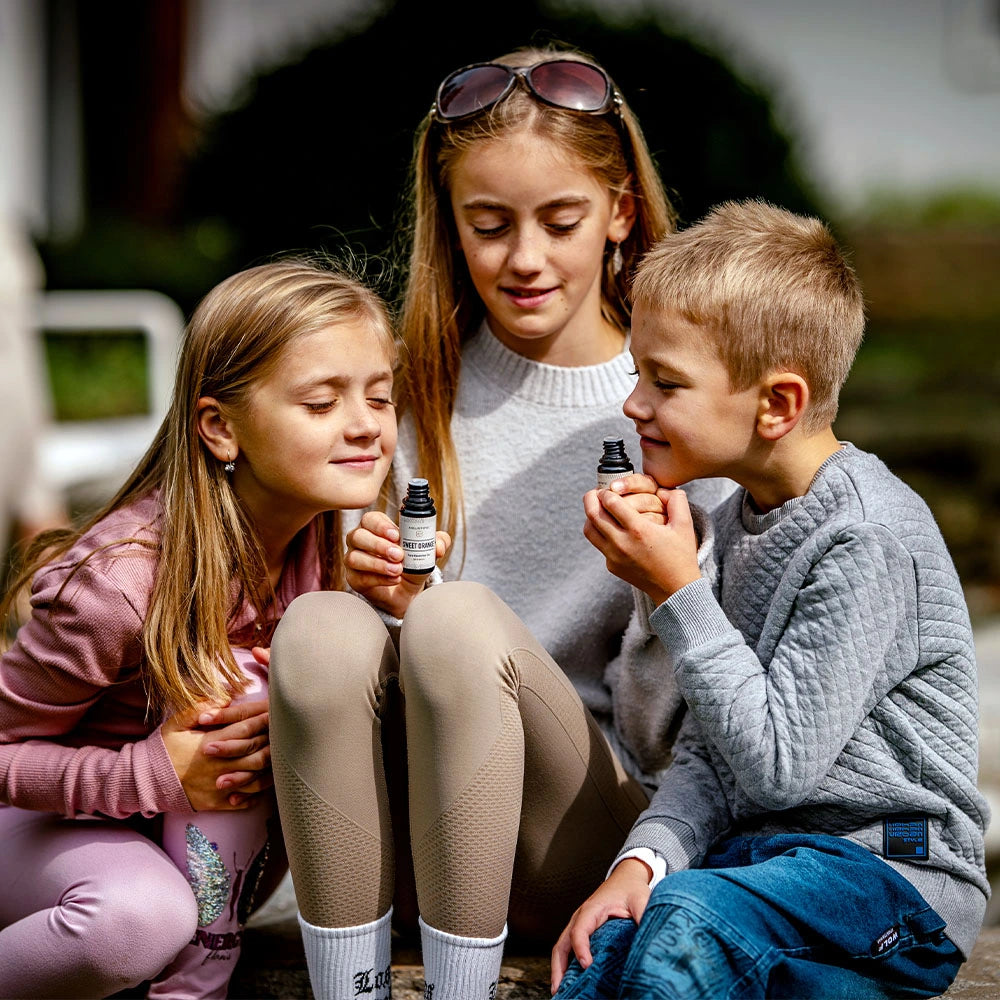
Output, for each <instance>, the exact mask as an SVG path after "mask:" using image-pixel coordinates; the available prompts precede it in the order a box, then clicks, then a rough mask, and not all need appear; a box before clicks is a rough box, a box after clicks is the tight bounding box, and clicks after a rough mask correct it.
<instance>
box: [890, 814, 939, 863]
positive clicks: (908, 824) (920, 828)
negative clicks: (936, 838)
mask: <svg viewBox="0 0 1000 1000" xmlns="http://www.w3.org/2000/svg"><path fill="white" fill-rule="evenodd" d="M882 854H883V855H884V856H885V857H886V858H888V859H890V860H893V861H926V860H927V858H928V856H929V854H930V849H929V847H928V843H927V817H926V816H892V817H891V818H887V819H884V820H882Z"/></svg>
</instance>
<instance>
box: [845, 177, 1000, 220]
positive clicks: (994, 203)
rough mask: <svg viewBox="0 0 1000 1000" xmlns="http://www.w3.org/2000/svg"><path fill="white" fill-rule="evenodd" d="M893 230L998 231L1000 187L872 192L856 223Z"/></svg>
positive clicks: (959, 187)
mask: <svg viewBox="0 0 1000 1000" xmlns="http://www.w3.org/2000/svg"><path fill="white" fill-rule="evenodd" d="M856 221H857V222H858V223H860V224H865V225H884V226H892V227H893V228H894V229H909V230H913V229H962V230H966V231H970V230H971V231H981V230H992V231H998V230H1000V187H998V188H996V189H989V188H985V187H979V186H970V185H941V186H940V187H938V188H936V189H932V190H924V191H919V192H913V191H898V190H895V189H892V188H880V189H877V190H875V191H872V192H871V194H870V195H869V196H868V197H867V198H866V199H865V203H864V205H863V206H862V208H861V210H860V211H859V213H858V218H857V220H856Z"/></svg>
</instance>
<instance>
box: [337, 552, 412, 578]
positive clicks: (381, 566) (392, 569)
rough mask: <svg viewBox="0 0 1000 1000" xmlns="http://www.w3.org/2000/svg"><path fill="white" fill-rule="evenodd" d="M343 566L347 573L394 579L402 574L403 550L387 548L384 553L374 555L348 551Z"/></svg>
mask: <svg viewBox="0 0 1000 1000" xmlns="http://www.w3.org/2000/svg"><path fill="white" fill-rule="evenodd" d="M344 565H345V566H346V567H347V569H348V571H350V572H354V573H362V574H367V575H374V576H382V577H388V578H391V577H396V576H399V574H400V573H402V572H403V550H402V549H401V548H398V547H396V546H390V547H388V548H387V550H386V553H382V554H376V553H373V552H363V551H362V550H361V549H348V551H347V555H346V556H345V557H344Z"/></svg>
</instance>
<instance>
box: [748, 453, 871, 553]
mask: <svg viewBox="0 0 1000 1000" xmlns="http://www.w3.org/2000/svg"><path fill="white" fill-rule="evenodd" d="M857 454H858V449H857V448H855V447H854V445H853V444H851V443H850V442H849V441H841V442H840V447H839V448H838V449H837V450H836V451H835V452H834V453H833V454H832V455H831V456H830V457H829V458H827V459H826V461H825V462H823V464H822V465H821V466H820V467H819V468H818V469H817V470H816V475H815V476H813V481H812V482H811V483H810V484H809V489H808V490H807V491H806V492H805V493H804V494H803V495H802V496H800V497H792V499H791V500H786V501H785V502H784V503H783V504H782V505H781V506H780V507H775V508H774V510H769V511H768V512H767V513H766V514H760V513H758V512H757V511H756V510H755V509H754V506H753V503H752V502H751V500H750V494H749V493H748V492H747V491H746V490H744V491H743V506H742V509H741V511H740V520H741V521H742V522H743V527H744V528H745V529H746V530H747V531H748V532H750V534H752V535H761V534H763V533H764V532H765V531H767V530H768V528H772V527H774V525H776V524H778V523H779V522H780V521H783V520H784V519H785V518H786V517H787V516H788V515H789V514H791V513H792V511H794V510H796V509H797V508H798V507H801V506H802V504H803V502H804V501H805V499H806V497H808V496H809V494H810V493H812V492H813V491H814V490H815V489H816V486H817V485H818V484H819V482H820V481H821V480H822V479H824V478H825V477H826V475H827V473H828V472H829V471H830V470H831V469H832V468H833V467H834V466H837V465H842V464H843V463H844V462H847V461H849V460H850V459H851V458H853V457H854V456H856V455H857Z"/></svg>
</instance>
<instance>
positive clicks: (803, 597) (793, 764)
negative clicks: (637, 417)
mask: <svg viewBox="0 0 1000 1000" xmlns="http://www.w3.org/2000/svg"><path fill="white" fill-rule="evenodd" d="M713 522H714V527H715V531H716V539H715V546H716V556H717V559H718V566H719V570H718V576H717V580H716V583H715V587H714V591H713V586H712V584H711V583H709V582H708V581H707V580H699V581H697V582H695V583H692V584H689V585H688V586H687V587H684V588H683V589H682V590H680V591H678V592H677V593H676V594H674V595H673V596H672V597H671V598H670V599H669V600H667V601H665V602H664V603H663V604H662V605H660V607H659V608H657V609H656V610H655V611H654V613H653V614H652V616H651V617H650V624H651V625H652V626H653V628H654V629H655V630H656V632H657V634H658V635H659V636H660V638H661V640H662V642H663V644H664V647H665V648H666V650H667V653H668V656H669V658H670V661H671V663H672V666H673V670H674V676H675V678H676V681H677V685H678V687H679V689H680V691H681V693H682V694H683V695H684V698H685V699H686V701H687V703H688V706H689V708H690V712H689V714H688V716H687V721H686V722H685V724H684V726H683V728H682V730H681V733H680V734H679V736H678V741H677V743H676V744H675V747H674V759H673V762H672V763H671V766H670V768H669V770H668V771H667V773H666V776H665V778H664V780H663V782H662V784H661V786H660V788H659V790H658V791H657V793H656V795H655V796H654V798H653V800H652V802H651V804H650V806H649V808H648V809H647V810H646V812H644V813H643V814H642V816H640V817H639V819H638V821H637V822H636V824H635V826H634V827H633V829H632V832H631V833H630V835H629V838H628V841H627V842H626V844H625V847H624V848H623V853H624V851H626V850H629V849H632V848H635V847H650V848H652V849H653V850H655V851H656V852H657V853H659V854H660V855H661V856H663V857H664V858H665V859H666V860H667V866H668V871H675V870H678V869H681V868H686V867H690V866H692V865H695V864H697V862H698V861H699V859H700V858H701V857H702V856H703V855H704V854H705V852H706V851H707V849H708V848H709V847H710V846H711V844H712V843H713V842H714V841H715V840H717V839H718V838H719V837H720V836H722V835H723V834H726V833H735V832H751V833H752V832H761V833H774V832H780V831H795V832H809V833H830V834H836V835H841V836H845V837H849V838H850V839H851V840H854V841H856V842H858V843H859V844H862V845H863V846H865V847H867V848H868V849H869V850H871V851H873V852H874V853H876V854H879V855H881V854H882V818H883V817H884V816H887V815H892V814H901V813H910V814H913V813H917V814H925V815H927V817H928V819H929V831H930V856H929V859H928V861H926V862H924V863H913V862H906V861H892V862H889V863H890V864H892V865H893V867H894V868H895V869H896V870H897V871H899V872H900V873H901V874H903V875H904V876H905V877H906V878H907V879H909V881H910V882H911V883H912V884H913V885H914V886H915V887H916V888H917V889H918V890H919V892H920V893H921V894H922V895H923V896H924V898H925V899H926V900H927V902H928V903H929V904H930V905H931V906H932V907H933V908H934V909H935V910H936V911H937V912H938V913H939V914H940V915H941V917H942V918H943V919H944V920H945V921H946V922H947V925H948V927H947V933H948V936H949V937H950V938H951V940H952V941H953V942H954V943H955V945H956V946H957V947H958V948H959V949H960V950H961V951H962V952H963V953H964V954H965V955H966V956H967V955H968V954H969V951H970V950H971V948H972V945H973V943H974V941H975V939H976V935H977V934H978V931H979V927H980V924H981V923H982V918H983V914H984V912H985V908H986V901H987V898H988V895H989V884H988V882H987V880H986V874H985V866H984V858H983V832H984V830H985V827H986V823H987V822H988V819H989V812H988V807H987V805H986V803H985V801H984V799H983V797H982V796H981V795H980V794H979V792H978V791H977V788H976V770H977V765H978V725H977V712H978V698H977V680H976V665H975V654H974V648H973V642H972V630H971V627H970V624H969V618H968V613H967V610H966V606H965V600H964V597H963V594H962V589H961V586H960V584H959V580H958V576H957V574H956V572H955V568H954V565H953V564H952V561H951V558H950V556H949V555H948V551H947V549H946V548H945V544H944V541H943V539H942V538H941V534H940V532H939V530H938V528H937V525H936V524H935V522H934V519H933V517H932V515H931V513H930V511H929V510H928V508H927V506H926V505H925V504H924V502H923V501H922V500H921V499H920V498H919V497H918V496H917V495H916V494H915V493H914V492H913V491H912V490H911V489H909V487H907V486H906V485H905V484H903V483H902V482H901V481H900V480H899V479H897V478H896V477H895V476H894V475H893V474H892V473H891V472H890V471H889V470H888V468H886V466H885V465H884V464H883V463H882V462H881V461H880V460H879V459H877V458H876V457H875V456H874V455H869V454H867V453H865V452H863V451H860V450H859V449H857V448H855V447H853V446H852V445H845V446H844V448H842V449H841V450H840V451H838V452H837V453H836V454H834V455H833V456H832V457H831V458H830V459H828V460H827V461H826V462H825V463H824V464H823V466H822V468H821V469H820V470H819V472H818V473H817V474H816V477H815V479H814V481H813V483H812V485H811V486H810V488H809V491H808V493H806V495H805V496H803V497H799V498H797V499H795V500H792V501H790V502H789V503H787V504H785V505H784V506H783V507H781V508H779V509H777V510H773V511H771V512H769V513H767V514H764V515H760V514H756V513H755V512H754V511H753V509H752V507H751V506H750V504H749V502H748V501H747V499H746V493H745V492H744V491H742V490H741V491H739V492H737V493H736V494H734V495H733V496H732V497H730V498H729V499H728V500H727V501H725V502H724V503H723V504H722V505H721V506H720V507H719V508H718V509H717V511H716V512H715V514H714V516H713Z"/></svg>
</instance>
